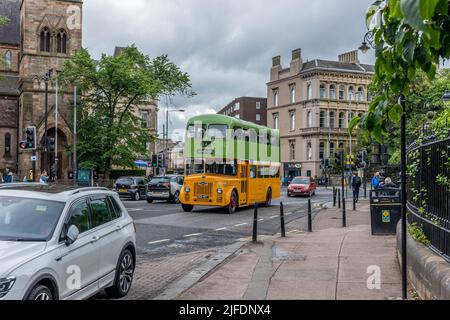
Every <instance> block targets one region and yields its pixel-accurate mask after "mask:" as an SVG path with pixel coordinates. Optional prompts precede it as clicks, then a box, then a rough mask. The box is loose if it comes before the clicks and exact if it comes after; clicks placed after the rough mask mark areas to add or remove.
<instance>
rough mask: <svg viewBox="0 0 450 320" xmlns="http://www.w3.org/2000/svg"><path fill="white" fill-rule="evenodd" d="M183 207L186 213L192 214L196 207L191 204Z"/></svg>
mask: <svg viewBox="0 0 450 320" xmlns="http://www.w3.org/2000/svg"><path fill="white" fill-rule="evenodd" d="M181 207H182V208H183V211H184V212H192V210H193V209H194V206H193V205H191V204H182V205H181Z"/></svg>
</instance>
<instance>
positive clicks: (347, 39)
mask: <svg viewBox="0 0 450 320" xmlns="http://www.w3.org/2000/svg"><path fill="white" fill-rule="evenodd" d="M372 2H373V0H277V1H274V0H271V1H270V0H129V1H123V0H90V1H85V2H84V9H83V46H84V47H86V48H88V49H89V51H90V52H91V54H92V55H93V56H94V57H99V56H100V54H101V53H107V54H112V53H113V51H114V47H115V46H128V45H131V44H135V45H136V46H137V47H138V48H139V50H141V51H142V52H144V53H145V54H147V55H149V56H150V57H156V56H159V55H162V54H168V56H169V58H170V60H171V61H172V62H174V63H175V64H177V65H178V66H179V67H180V68H181V70H182V71H184V72H187V73H188V74H189V75H190V77H191V81H192V86H193V90H194V91H195V92H196V94H197V95H196V96H195V97H191V98H187V97H180V96H177V97H174V98H172V99H170V100H167V99H166V98H164V97H163V98H161V100H160V101H159V107H160V112H159V117H158V124H159V126H158V127H159V131H160V132H162V125H163V123H165V117H164V110H165V108H166V106H167V105H168V106H169V108H183V109H185V110H186V112H185V113H170V123H169V128H170V137H172V138H173V139H175V140H178V139H179V138H180V137H181V133H182V131H183V128H184V127H185V123H186V121H187V119H188V118H190V117H192V116H195V115H198V114H205V113H215V112H217V111H218V110H220V109H221V108H222V107H224V106H225V105H227V104H228V103H229V102H231V101H232V100H233V99H235V98H237V97H241V96H253V97H266V96H267V89H266V83H267V81H268V80H269V71H270V67H271V63H272V57H274V56H277V55H281V61H282V65H283V66H288V65H289V62H290V58H291V51H292V50H293V49H296V48H301V49H302V58H303V60H304V61H306V60H312V59H330V60H337V57H338V55H339V54H341V53H344V52H347V51H351V50H355V49H357V48H358V47H359V46H360V44H361V42H362V39H363V37H364V34H365V32H366V31H367V30H366V27H365V19H364V17H365V12H366V10H367V8H368V6H369V5H370V4H371V3H372ZM359 56H360V61H361V62H362V63H373V62H374V57H373V52H371V51H369V53H367V54H365V55H363V54H361V53H360V54H359Z"/></svg>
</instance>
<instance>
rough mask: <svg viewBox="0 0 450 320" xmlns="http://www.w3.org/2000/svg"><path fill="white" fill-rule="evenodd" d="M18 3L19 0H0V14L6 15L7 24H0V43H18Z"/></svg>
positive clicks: (19, 2)
mask: <svg viewBox="0 0 450 320" xmlns="http://www.w3.org/2000/svg"><path fill="white" fill-rule="evenodd" d="M20 4H21V0H1V1H0V16H5V17H7V18H8V19H9V20H10V21H9V23H8V24H7V25H4V26H0V43H5V44H13V45H19V44H20Z"/></svg>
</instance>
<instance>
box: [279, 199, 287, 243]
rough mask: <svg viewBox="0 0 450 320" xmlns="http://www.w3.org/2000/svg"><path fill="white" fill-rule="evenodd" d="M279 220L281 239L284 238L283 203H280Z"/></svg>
mask: <svg viewBox="0 0 450 320" xmlns="http://www.w3.org/2000/svg"><path fill="white" fill-rule="evenodd" d="M280 220H281V237H282V238H286V226H285V225H284V207H283V202H280Z"/></svg>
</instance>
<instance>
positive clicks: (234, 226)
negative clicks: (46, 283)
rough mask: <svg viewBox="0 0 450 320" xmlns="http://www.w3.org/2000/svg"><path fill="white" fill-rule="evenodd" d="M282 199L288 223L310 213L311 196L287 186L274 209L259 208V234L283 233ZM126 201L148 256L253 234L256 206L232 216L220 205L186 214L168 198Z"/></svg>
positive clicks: (316, 199)
mask: <svg viewBox="0 0 450 320" xmlns="http://www.w3.org/2000/svg"><path fill="white" fill-rule="evenodd" d="M331 194H332V193H331V190H330V189H328V190H325V189H324V188H320V189H319V190H317V193H316V196H313V197H312V203H313V205H314V204H320V203H324V202H328V201H331V199H332V195H331ZM280 201H282V202H283V204H284V206H285V208H286V209H285V212H286V223H289V222H291V221H293V220H296V219H299V218H301V217H304V216H305V215H306V213H307V203H308V198H306V197H296V198H288V197H287V196H286V192H285V189H283V192H282V197H281V199H278V200H274V201H273V204H272V206H271V207H270V208H259V210H258V213H259V215H258V216H259V217H258V218H259V223H258V234H260V235H273V234H275V233H277V232H279V230H280V219H279V203H280ZM123 202H124V204H125V206H126V208H127V209H128V211H129V213H130V214H131V216H132V217H133V219H134V220H135V224H136V228H137V242H138V252H139V253H140V254H143V255H145V256H146V258H148V259H154V258H161V257H164V256H167V255H175V254H180V253H187V252H192V251H198V250H204V249H208V248H213V247H218V246H225V245H228V244H232V243H235V242H237V241H239V240H240V239H242V238H247V237H249V236H251V235H252V223H253V208H242V209H240V210H238V211H237V212H236V213H235V214H233V215H228V214H226V213H225V212H224V211H223V210H222V209H220V208H202V207H197V208H194V211H193V212H191V213H186V212H183V210H182V209H181V206H180V205H175V204H172V203H167V202H164V201H155V202H154V203H152V204H148V203H147V202H146V201H145V200H144V201H138V202H135V201H128V200H124V201H123Z"/></svg>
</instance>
